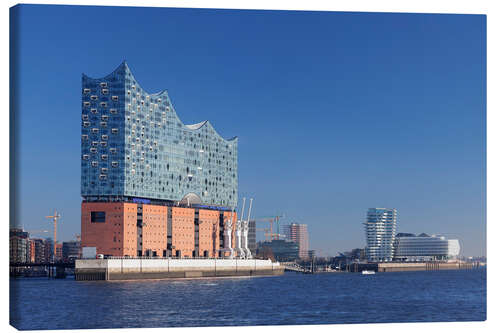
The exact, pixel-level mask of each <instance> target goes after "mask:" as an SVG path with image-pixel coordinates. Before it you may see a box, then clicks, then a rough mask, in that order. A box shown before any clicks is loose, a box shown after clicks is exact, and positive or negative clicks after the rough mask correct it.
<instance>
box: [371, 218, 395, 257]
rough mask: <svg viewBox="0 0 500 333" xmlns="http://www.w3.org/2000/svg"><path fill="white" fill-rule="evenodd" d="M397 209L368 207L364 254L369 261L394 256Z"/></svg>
mask: <svg viewBox="0 0 500 333" xmlns="http://www.w3.org/2000/svg"><path fill="white" fill-rule="evenodd" d="M396 221H397V210H396V209H388V208H370V209H368V212H367V215H366V222H365V223H364V225H365V233H366V256H367V258H368V260H370V261H391V260H392V258H393V256H394V239H395V236H396Z"/></svg>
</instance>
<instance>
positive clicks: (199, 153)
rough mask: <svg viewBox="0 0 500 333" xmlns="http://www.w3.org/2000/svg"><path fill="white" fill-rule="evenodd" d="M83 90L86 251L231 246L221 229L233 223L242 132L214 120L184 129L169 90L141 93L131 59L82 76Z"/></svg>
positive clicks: (195, 250)
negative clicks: (231, 132) (230, 134)
mask: <svg viewBox="0 0 500 333" xmlns="http://www.w3.org/2000/svg"><path fill="white" fill-rule="evenodd" d="M81 96H82V101H81V103H82V106H81V117H82V118H81V196H82V216H81V219H82V220H81V225H82V231H81V232H82V236H81V237H82V247H88V248H96V252H97V253H100V254H104V255H112V256H131V257H135V256H153V257H170V256H175V257H220V256H224V255H225V254H224V251H222V249H228V248H234V247H235V243H234V239H235V237H232V240H231V238H226V239H229V241H226V243H228V244H224V242H225V241H224V239H225V238H224V235H223V233H224V226H225V223H227V222H228V220H231V221H234V222H236V219H237V218H236V213H234V212H232V208H234V207H235V206H236V205H237V202H238V139H237V138H236V137H234V138H231V139H224V138H222V137H221V136H220V135H219V134H218V133H217V132H216V131H215V129H214V127H213V126H212V125H211V124H210V122H208V121H202V122H200V123H197V124H192V125H185V124H184V123H183V122H182V121H181V120H180V118H179V117H178V116H177V113H176V111H175V108H174V106H173V104H172V101H171V100H170V97H169V96H168V94H167V91H165V90H164V91H160V92H158V93H149V92H147V91H145V90H144V89H143V88H142V87H141V86H140V84H139V83H138V81H137V80H136V79H135V77H134V75H133V74H132V72H131V71H130V69H129V67H128V65H127V63H126V62H123V63H122V64H121V65H120V66H118V68H116V69H115V70H114V71H113V72H111V73H110V74H108V75H106V76H103V77H101V78H91V77H89V76H87V75H85V74H83V75H82V92H81ZM200 111H203V110H200ZM232 232H233V234H234V229H233V231H232ZM229 243H231V244H229Z"/></svg>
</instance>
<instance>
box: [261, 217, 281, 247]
mask: <svg viewBox="0 0 500 333" xmlns="http://www.w3.org/2000/svg"><path fill="white" fill-rule="evenodd" d="M282 217H284V215H283V214H281V215H277V216H266V217H260V218H257V219H255V220H254V221H255V222H268V223H269V228H264V229H260V228H259V229H260V230H264V231H265V237H266V242H268V241H272V240H274V239H277V240H278V239H280V236H281V235H280V233H279V231H280V230H279V228H280V224H279V219H280V218H282ZM275 221H276V225H277V228H278V230H277V232H276V233H273V225H274V222H275Z"/></svg>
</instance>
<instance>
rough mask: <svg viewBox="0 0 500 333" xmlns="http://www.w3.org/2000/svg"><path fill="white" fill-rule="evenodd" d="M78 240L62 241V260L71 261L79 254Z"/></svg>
mask: <svg viewBox="0 0 500 333" xmlns="http://www.w3.org/2000/svg"><path fill="white" fill-rule="evenodd" d="M80 249H81V248H80V242H78V241H69V242H63V243H62V258H63V260H64V261H71V260H74V259H77V258H80V256H81V250H80Z"/></svg>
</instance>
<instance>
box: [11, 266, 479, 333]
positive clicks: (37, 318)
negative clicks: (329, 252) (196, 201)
mask: <svg viewBox="0 0 500 333" xmlns="http://www.w3.org/2000/svg"><path fill="white" fill-rule="evenodd" d="M10 282H11V285H10V291H11V300H10V301H11V303H10V304H11V324H12V325H13V326H15V327H17V328H19V329H71V328H73V329H77V328H123V327H175V326H227V325H285V324H286V325H300V324H335V323H375V322H419V321H480V320H486V269H476V270H461V271H457V270H454V271H430V272H397V273H396V272H394V273H377V274H375V275H361V274H356V273H323V274H316V275H303V274H297V273H286V274H285V275H283V276H276V277H252V278H219V279H212V278H210V279H208V278H204V279H179V280H155V281H144V280H143V281H128V282H105V281H95V282H94V281H93V282H81V281H79V282H77V281H74V280H73V279H72V278H68V279H65V280H48V279H46V278H24V279H11V281H10Z"/></svg>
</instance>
